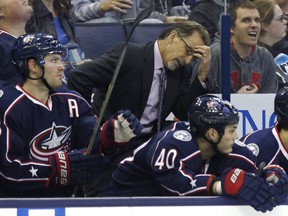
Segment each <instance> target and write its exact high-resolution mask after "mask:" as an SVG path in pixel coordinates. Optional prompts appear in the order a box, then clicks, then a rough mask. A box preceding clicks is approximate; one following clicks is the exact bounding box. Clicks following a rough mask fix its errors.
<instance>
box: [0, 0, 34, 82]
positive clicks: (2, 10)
mask: <svg viewBox="0 0 288 216" xmlns="http://www.w3.org/2000/svg"><path fill="white" fill-rule="evenodd" d="M32 12H33V10H32V7H31V6H30V5H29V4H28V0H23V1H14V0H1V1H0V80H5V81H7V82H9V83H10V84H13V85H16V84H18V83H22V81H23V80H22V77H21V76H20V75H19V74H18V73H17V70H16V68H15V66H14V65H13V64H12V60H11V54H10V50H11V48H12V46H13V44H14V43H15V41H16V38H17V37H18V36H20V35H21V34H24V33H25V25H26V22H27V21H28V20H29V19H30V17H31V14H32Z"/></svg>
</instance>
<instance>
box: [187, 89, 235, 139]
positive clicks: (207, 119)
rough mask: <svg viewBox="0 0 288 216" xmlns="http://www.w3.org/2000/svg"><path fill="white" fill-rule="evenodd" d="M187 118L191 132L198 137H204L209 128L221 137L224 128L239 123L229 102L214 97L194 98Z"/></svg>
mask: <svg viewBox="0 0 288 216" xmlns="http://www.w3.org/2000/svg"><path fill="white" fill-rule="evenodd" d="M188 117H189V122H190V128H191V131H192V132H193V133H196V134H199V135H204V133H205V131H206V130H208V129H209V128H214V129H216V130H217V131H218V133H219V134H220V135H223V134H224V129H225V126H227V125H230V124H238V122H239V115H238V110H237V109H236V108H235V107H234V106H233V105H232V104H231V103H230V102H228V101H226V100H222V99H220V98H219V97H217V96H214V95H202V96H200V97H198V98H196V99H195V100H194V101H193V102H192V104H191V106H190V108H189V111H188Z"/></svg>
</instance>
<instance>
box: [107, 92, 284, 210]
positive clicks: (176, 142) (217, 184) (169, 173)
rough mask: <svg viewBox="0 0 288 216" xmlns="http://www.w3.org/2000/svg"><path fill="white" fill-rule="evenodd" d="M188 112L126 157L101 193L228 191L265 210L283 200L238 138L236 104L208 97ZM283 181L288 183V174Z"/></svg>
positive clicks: (208, 193)
mask: <svg viewBox="0 0 288 216" xmlns="http://www.w3.org/2000/svg"><path fill="white" fill-rule="evenodd" d="M188 116H189V122H184V121H180V122H176V123H174V124H172V125H171V127H169V128H167V129H165V130H163V131H162V132H161V133H159V134H157V135H156V136H154V137H153V138H152V139H151V140H149V141H147V142H146V143H144V144H142V145H141V146H139V147H138V148H137V149H135V150H134V152H133V154H132V155H131V156H130V157H127V158H125V159H124V160H123V161H121V162H120V163H119V164H118V167H117V169H116V170H115V171H114V172H113V176H112V179H113V180H112V182H111V184H110V186H109V187H108V188H107V189H106V190H104V191H103V192H102V194H101V195H102V196H161V195H164V196H173V195H176V196H199V195H226V196H233V197H236V198H239V199H240V200H242V201H244V202H245V203H247V204H249V205H251V206H252V207H254V208H255V209H256V210H257V211H262V212H265V211H267V210H272V209H273V207H275V206H276V205H277V204H279V203H280V202H282V201H283V199H284V198H283V197H282V196H280V195H282V194H283V193H284V192H282V190H281V189H282V187H281V186H282V185H280V186H279V185H273V184H271V185H269V183H268V182H266V181H265V180H264V179H263V178H262V177H260V176H259V175H255V173H256V172H257V168H256V166H255V164H254V160H255V157H254V156H253V154H252V152H251V151H249V149H248V148H246V146H245V145H244V144H242V143H241V142H239V141H236V139H237V138H238V136H237V132H236V129H237V124H238V119H239V117H238V110H237V109H236V108H235V107H233V106H232V105H231V104H230V103H229V102H228V101H225V100H222V99H220V98H218V97H216V96H212V95H203V96H200V97H198V98H196V100H194V102H193V103H192V104H191V107H190V109H189V115H188ZM265 172H266V171H265ZM267 172H268V170H267ZM283 179H284V180H281V182H283V181H285V180H286V182H285V183H287V177H286V175H285V173H283ZM278 187H279V188H278ZM286 194H287V192H286ZM285 199H286V198H285Z"/></svg>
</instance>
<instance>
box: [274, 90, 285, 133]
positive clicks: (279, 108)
mask: <svg viewBox="0 0 288 216" xmlns="http://www.w3.org/2000/svg"><path fill="white" fill-rule="evenodd" d="M274 112H275V114H276V116H277V121H278V125H279V126H280V127H285V128H288V86H285V87H283V88H281V89H279V91H278V92H277V94H276V96H275V100H274Z"/></svg>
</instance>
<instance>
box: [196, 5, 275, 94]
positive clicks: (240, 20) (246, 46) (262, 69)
mask: <svg viewBox="0 0 288 216" xmlns="http://www.w3.org/2000/svg"><path fill="white" fill-rule="evenodd" d="M229 14H230V17H231V30H230V32H231V49H230V52H231V54H230V81H231V87H230V92H231V93H239V94H253V93H276V92H277V90H278V81H277V77H276V72H275V71H276V64H275V63H274V59H273V56H272V54H271V53H270V52H269V51H268V50H267V49H266V48H264V47H261V46H258V45H257V42H258V38H259V35H260V31H261V24H260V20H261V18H260V15H259V12H258V10H257V8H256V6H255V4H254V3H252V2H251V1H249V0H237V1H235V2H233V3H232V4H231V5H230V7H229ZM210 48H211V52H212V60H211V68H210V71H209V75H208V86H207V89H208V91H209V92H211V93H220V92H221V85H222V84H221V76H222V74H221V69H220V57H221V53H220V40H219V39H218V40H215V41H214V42H213V43H212V44H211V46H210ZM194 70H197V67H195V68H194Z"/></svg>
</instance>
